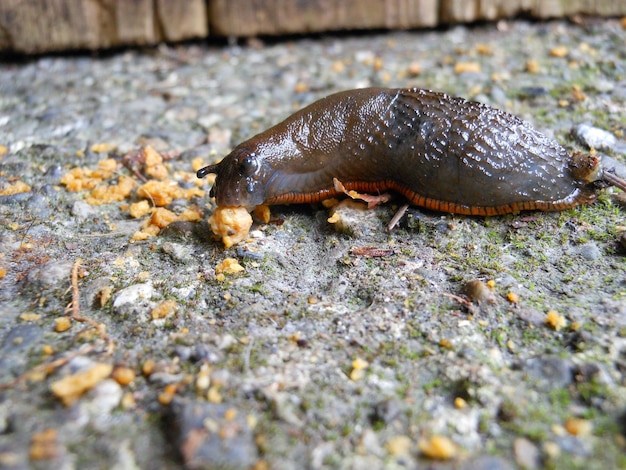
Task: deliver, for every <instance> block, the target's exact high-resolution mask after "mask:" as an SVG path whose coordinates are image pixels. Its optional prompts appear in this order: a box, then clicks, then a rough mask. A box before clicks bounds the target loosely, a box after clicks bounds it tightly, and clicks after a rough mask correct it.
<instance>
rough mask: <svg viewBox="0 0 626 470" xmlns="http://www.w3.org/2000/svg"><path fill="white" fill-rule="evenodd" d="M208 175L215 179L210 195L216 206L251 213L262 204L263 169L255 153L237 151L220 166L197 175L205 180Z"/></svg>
mask: <svg viewBox="0 0 626 470" xmlns="http://www.w3.org/2000/svg"><path fill="white" fill-rule="evenodd" d="M210 173H214V174H215V175H216V178H215V183H214V184H213V187H212V188H211V192H210V193H209V195H210V196H211V197H214V198H215V200H216V202H217V205H218V206H220V207H222V206H243V207H245V208H246V209H248V210H252V209H254V208H255V207H256V206H258V205H260V204H263V202H264V199H265V187H264V181H265V176H266V165H265V163H264V162H263V160H262V159H261V158H260V157H259V156H258V155H257V154H256V153H255V152H250V151H248V150H246V149H245V148H240V147H238V148H236V149H235V150H233V151H232V152H231V153H230V154H228V155H227V156H226V157H224V159H223V160H222V161H221V162H219V163H216V164H214V165H209V166H206V167H204V168H201V169H200V170H198V172H197V174H196V175H197V176H198V178H204V177H205V176H206V175H208V174H210Z"/></svg>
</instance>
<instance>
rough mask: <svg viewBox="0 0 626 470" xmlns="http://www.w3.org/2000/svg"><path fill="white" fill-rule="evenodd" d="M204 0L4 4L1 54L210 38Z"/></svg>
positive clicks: (24, 0) (12, 0)
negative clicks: (8, 51) (6, 51)
mask: <svg viewBox="0 0 626 470" xmlns="http://www.w3.org/2000/svg"><path fill="white" fill-rule="evenodd" d="M206 15H207V13H206V4H205V1H204V0H185V1H177V0H98V1H95V0H2V1H1V2H0V31H1V33H0V50H12V51H16V52H24V53H40V52H48V51H61V50H68V49H100V48H109V47H114V46H123V45H140V44H156V43H158V42H161V41H180V40H183V39H190V38H196V37H206V36H207V35H208V21H207V17H206Z"/></svg>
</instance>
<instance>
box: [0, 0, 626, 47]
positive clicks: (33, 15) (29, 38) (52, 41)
mask: <svg viewBox="0 0 626 470" xmlns="http://www.w3.org/2000/svg"><path fill="white" fill-rule="evenodd" d="M207 5H208V6H207ZM576 14H586V15H597V16H621V15H626V1H624V0H567V1H564V0H341V1H336V0H0V51H2V50H10V51H15V52H22V53H41V52H48V51H62V50H71V49H101V48H110V47H116V46H129V45H130V46H132V45H142V44H156V43H158V42H161V41H181V40H185V39H191V38H202V37H206V36H207V35H208V25H209V18H210V23H211V25H212V28H213V32H214V33H215V34H216V35H222V36H237V37H250V36H257V35H279V34H302V33H304V34H306V33H311V32H321V31H339V30H351V29H352V30H367V29H380V28H386V29H406V28H425V27H432V26H436V25H439V24H452V23H465V22H473V21H485V20H486V21H494V20H498V19H501V18H512V17H514V16H517V15H525V16H530V17H534V18H539V19H545V18H558V17H564V16H571V15H576Z"/></svg>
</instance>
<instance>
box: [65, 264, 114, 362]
mask: <svg viewBox="0 0 626 470" xmlns="http://www.w3.org/2000/svg"><path fill="white" fill-rule="evenodd" d="M82 262H83V260H82V259H81V258H78V259H77V260H76V262H75V263H74V266H73V267H72V303H71V304H70V305H68V307H67V309H66V311H70V312H71V315H70V318H71V319H72V320H75V321H77V322H80V323H87V324H88V325H89V326H91V327H92V328H94V329H95V330H96V331H97V332H98V334H99V335H100V337H101V338H102V339H103V340H104V341H106V343H107V349H106V355H107V356H109V355H111V354H113V351H114V349H115V343H113V340H112V339H111V337H110V336H109V335H108V334H106V332H105V331H104V328H103V325H101V324H100V323H98V322H97V321H95V320H93V319H92V318H89V317H83V316H82V315H80V292H79V290H78V268H79V267H80V264H81V263H82ZM81 333H82V332H81Z"/></svg>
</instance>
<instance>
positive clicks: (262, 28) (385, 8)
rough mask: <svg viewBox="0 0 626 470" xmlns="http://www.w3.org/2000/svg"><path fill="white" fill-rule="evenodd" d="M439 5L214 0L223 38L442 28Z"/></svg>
mask: <svg viewBox="0 0 626 470" xmlns="http://www.w3.org/2000/svg"><path fill="white" fill-rule="evenodd" d="M438 8H439V0H387V1H380V0H343V1H341V2H337V1H334V0H309V1H306V2H303V1H295V0H212V1H211V2H209V18H210V23H211V30H212V31H213V32H215V34H218V35H223V36H256V35H260V34H296V33H310V32H319V31H328V30H335V31H336V30H342V29H372V28H413V27H428V26H435V25H437V20H438Z"/></svg>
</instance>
